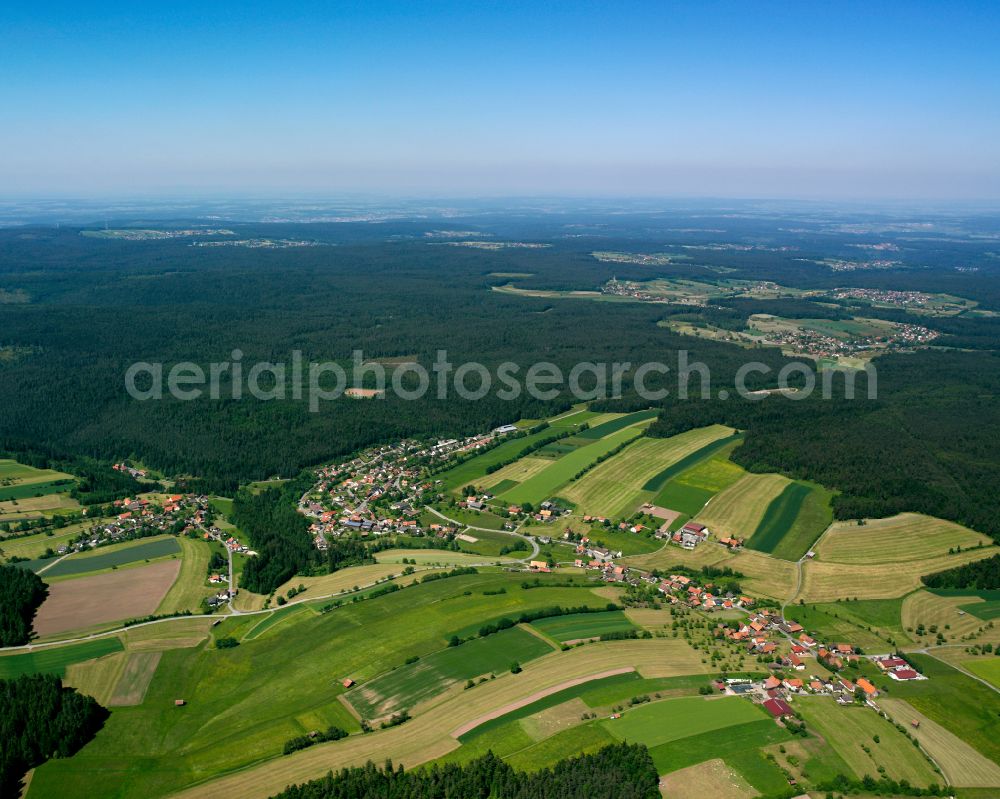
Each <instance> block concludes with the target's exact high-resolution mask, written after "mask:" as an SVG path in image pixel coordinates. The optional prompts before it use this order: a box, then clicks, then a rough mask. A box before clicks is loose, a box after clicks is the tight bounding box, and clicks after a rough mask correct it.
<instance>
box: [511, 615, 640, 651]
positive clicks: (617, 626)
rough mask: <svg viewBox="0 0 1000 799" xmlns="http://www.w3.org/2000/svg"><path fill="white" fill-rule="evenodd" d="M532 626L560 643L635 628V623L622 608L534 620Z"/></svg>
mask: <svg viewBox="0 0 1000 799" xmlns="http://www.w3.org/2000/svg"><path fill="white" fill-rule="evenodd" d="M531 626H532V627H534V628H535V629H537V630H540V631H541V632H543V633H544V634H545V635H547V636H548V637H549V638H553V639H555V640H556V641H559V642H560V643H565V642H567V641H577V640H580V639H583V638H594V637H597V636H600V635H603V634H604V633H612V632H624V631H626V630H634V629H635V625H634V624H633V623H632V622H631V621H630V620H629V619H628V617H627V616H626V615H625V614H624V613H623V612H622V611H620V610H609V611H605V612H603V613H574V614H571V615H569V616H553V617H551V618H548V619H539V620H538V621H533V622H532V623H531Z"/></svg>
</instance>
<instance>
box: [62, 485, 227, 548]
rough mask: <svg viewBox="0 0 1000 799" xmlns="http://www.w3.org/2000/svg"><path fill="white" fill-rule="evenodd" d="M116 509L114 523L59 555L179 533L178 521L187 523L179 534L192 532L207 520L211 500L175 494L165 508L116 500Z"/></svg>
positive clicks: (79, 539)
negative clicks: (162, 534)
mask: <svg viewBox="0 0 1000 799" xmlns="http://www.w3.org/2000/svg"><path fill="white" fill-rule="evenodd" d="M113 507H114V508H115V511H116V515H115V518H114V519H113V520H111V521H108V522H104V523H102V524H95V525H94V526H93V527H91V528H90V529H89V530H87V531H86V532H83V533H81V534H80V535H79V536H78V537H77V538H76V539H74V540H72V541H70V542H69V543H67V544H63V545H61V546H60V547H59V548H58V550H57V553H58V554H59V555H65V554H68V553H70V552H80V551H83V550H85V549H93V548H94V547H99V546H103V545H105V544H114V543H118V542H121V541H129V540H131V539H134V538H137V537H141V536H146V535H152V534H156V533H158V532H163V533H166V532H176V531H177V530H176V527H177V523H178V521H183V522H184V523H185V524H184V527H183V528H182V529H181V530H180V532H182V533H186V532H190V531H191V530H194V529H195V527H196V526H197V525H200V524H202V523H203V522H204V521H205V519H206V518H207V513H208V497H205V496H193V495H182V494H173V495H171V496H169V497H167V498H166V499H165V500H164V502H163V505H162V506H157V505H154V504H153V503H152V502H150V501H149V500H147V499H143V498H141V497H135V498H133V497H128V498H126V499H116V500H115V501H114V503H113Z"/></svg>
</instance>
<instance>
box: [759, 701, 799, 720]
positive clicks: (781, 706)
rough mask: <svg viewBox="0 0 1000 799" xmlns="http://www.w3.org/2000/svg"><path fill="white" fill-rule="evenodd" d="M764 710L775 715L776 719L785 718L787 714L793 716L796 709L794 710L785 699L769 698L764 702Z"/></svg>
mask: <svg viewBox="0 0 1000 799" xmlns="http://www.w3.org/2000/svg"><path fill="white" fill-rule="evenodd" d="M764 710H766V711H767V712H768V713H770V714H771V715H772V716H774V717H775V718H776V719H780V718H784V717H785V716H792V715H794V714H795V711H794V710H792V706H791V705H790V704H788V702H786V701H785V700H784V699H768V700H767V701H766V702H764Z"/></svg>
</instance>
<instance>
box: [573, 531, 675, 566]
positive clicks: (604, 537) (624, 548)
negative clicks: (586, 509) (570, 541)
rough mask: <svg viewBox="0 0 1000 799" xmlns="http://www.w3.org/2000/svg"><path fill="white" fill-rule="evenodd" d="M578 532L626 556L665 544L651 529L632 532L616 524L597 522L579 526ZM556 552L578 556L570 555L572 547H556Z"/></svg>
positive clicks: (639, 553)
mask: <svg viewBox="0 0 1000 799" xmlns="http://www.w3.org/2000/svg"><path fill="white" fill-rule="evenodd" d="M577 532H580V533H581V534H584V535H586V536H587V537H588V538H589V539H590V543H591V544H594V545H595V546H599V547H607V548H608V549H610V550H611V551H612V552H621V553H622V554H623V555H626V556H628V555H642V554H644V553H647V552H655V551H656V550H658V549H660V548H661V547H662V546H663V542H662V541H660V540H658V539H657V538H655V537H654V536H653V535H652V533H651V532H650V531H645V532H639V533H632V532H629V531H628V530H619V529H618V528H617V527H616V526H615V527H605V526H604V525H600V524H595V525H591V526H590V527H582V528H577ZM555 552H556V553H557V555H560V556H561V557H563V558H569V557H572V558H576V557H577V556H576V555H570V553H571V552H573V550H571V549H566V548H560V549H556V550H555ZM558 559H559V558H557V560H558Z"/></svg>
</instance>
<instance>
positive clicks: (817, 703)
mask: <svg viewBox="0 0 1000 799" xmlns="http://www.w3.org/2000/svg"><path fill="white" fill-rule="evenodd" d="M795 709H796V710H798V711H799V712H800V713H802V716H803V718H804V719H805V721H806V726H807V727H808V728H809V729H811V730H813V731H815V732H817V733H819V734H820V735H821V736H823V738H824V739H825V740H826V742H827V743H828V744H829V745H830V746H832V747H833V749H834V750H835V751H836V752H837V754H838V755H840V756H841V758H843V760H844V762H846V763H847V764H848V766H850V768H851V770H852V771H853V772H854V776H855V777H856V778H857V779H861V778H863V777H864V776H865V775H866V774H871V775H874V774H877V773H879V769H880V768H884V769H885V773H886V775H887V776H889V777H890V778H892V779H894V780H907V781H908V782H909V783H910V784H911V785H917V786H920V787H926V786H928V785H930V784H931V783H932V782H939V781H940V777H938V775H937V774H935V773H934V770H933V768H932V766H931V764H930V763H929V762H928V760H927V758H926V757H925V756H924V754H923V753H922V752H921V751H920V750H919V749H917V748H916V747H915V746H914V745H913V744H912V743H910V741H909V740H908V739H907V738H906V737H905V736H904V735H903V734H902V733H901V732H899V730H897V729H896V728H895V726H893V725H892V724H890V723H889V722H887V721H886V720H885V719H883V718H882V717H881V716H879V715H877V714H876V713H873V712H872V711H871V710H870V709H869V708H867V707H839V706H836V705H834V704H833V703H832V702H830V700H829V699H827V698H826V697H798V698H797V699H796V700H795ZM876 737H877V738H878V742H876V741H875V738H876ZM866 750H867V751H866Z"/></svg>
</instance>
